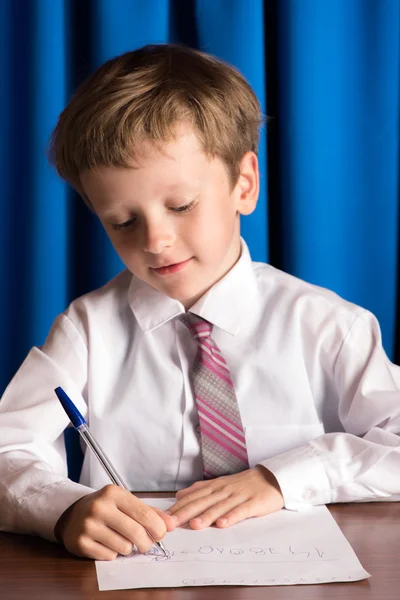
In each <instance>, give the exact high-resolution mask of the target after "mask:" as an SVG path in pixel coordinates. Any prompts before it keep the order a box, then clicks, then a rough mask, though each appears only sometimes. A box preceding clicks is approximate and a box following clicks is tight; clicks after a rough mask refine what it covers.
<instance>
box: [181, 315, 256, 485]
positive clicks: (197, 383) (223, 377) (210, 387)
mask: <svg viewBox="0 0 400 600" xmlns="http://www.w3.org/2000/svg"><path fill="white" fill-rule="evenodd" d="M180 319H181V321H182V323H184V324H185V325H186V327H187V328H188V329H189V331H190V333H191V334H192V335H193V337H194V338H195V339H196V341H197V354H196V357H195V359H194V363H193V366H192V369H191V381H192V386H193V391H194V396H195V399H196V405H197V411H198V415H199V422H200V435H201V453H202V458H203V471H204V472H203V475H204V479H211V478H214V477H220V476H221V475H230V474H232V473H238V472H239V471H243V470H245V469H248V468H249V463H248V457H247V449H246V441H245V437H244V433H243V426H242V420H241V418H240V412H239V407H238V404H237V400H236V394H235V388H234V385H233V381H232V378H231V375H230V372H229V368H228V365H227V364H226V362H225V360H224V358H223V357H222V355H221V352H220V350H219V348H218V346H217V345H216V343H215V342H214V341H213V340H212V338H211V331H212V324H211V323H209V322H208V321H206V320H204V319H202V318H201V317H198V316H197V315H194V314H193V313H185V314H184V315H182V317H180Z"/></svg>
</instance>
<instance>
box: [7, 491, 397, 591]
mask: <svg viewBox="0 0 400 600" xmlns="http://www.w3.org/2000/svg"><path fill="white" fill-rule="evenodd" d="M138 495H139V494H138ZM146 495H147V496H150V494H146ZM152 495H154V494H152ZM0 510H1V507H0ZM330 510H331V512H332V514H333V516H334V517H335V519H336V521H337V523H338V524H339V526H340V528H341V529H342V531H343V533H344V534H345V536H346V537H347V539H348V540H349V542H350V544H351V545H352V547H353V549H354V551H355V553H356V554H357V556H358V558H359V560H360V562H361V564H362V565H363V567H364V568H365V569H366V570H367V571H368V572H369V573H370V574H371V575H372V577H370V578H369V579H366V580H363V581H359V582H352V583H333V584H322V585H299V586H286V587H284V586H282V587H273V586H271V587H234V586H232V587H228V586H221V587H218V588H217V587H212V586H210V587H200V588H189V587H186V588H173V589H142V590H120V591H108V592H99V590H98V587H97V578H96V570H95V565H94V561H92V560H89V559H82V558H77V557H75V556H72V555H71V554H69V552H67V551H66V550H65V549H64V548H63V547H62V546H60V545H57V544H52V543H50V542H46V541H45V540H42V539H39V538H33V537H29V536H21V535H15V534H11V533H2V532H0V600H27V599H29V600H95V599H100V598H101V599H102V600H118V599H119V598H121V600H176V599H177V600H211V599H214V598H217V599H218V600H228V599H229V600H261V599H265V598H267V599H270V600H275V599H276V600H286V599H289V600H317V599H318V600H325V599H333V598H335V599H336V600H337V599H338V598H340V599H341V600H354V599H360V600H399V598H400V503H399V502H394V503H389V502H379V503H368V504H367V503H363V504H341V505H339V504H337V505H332V506H330Z"/></svg>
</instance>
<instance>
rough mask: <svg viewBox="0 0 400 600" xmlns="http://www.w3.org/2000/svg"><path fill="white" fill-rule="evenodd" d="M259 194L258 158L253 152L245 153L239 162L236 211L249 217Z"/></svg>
mask: <svg viewBox="0 0 400 600" xmlns="http://www.w3.org/2000/svg"><path fill="white" fill-rule="evenodd" d="M259 192H260V178H259V172H258V158H257V155H256V154H255V153H254V152H246V154H244V155H243V157H242V160H241V161H240V175H239V179H238V181H237V184H236V190H235V193H236V194H237V210H238V212H239V213H240V214H241V215H250V214H251V213H252V212H253V211H254V210H255V208H256V206H257V200H258V194H259Z"/></svg>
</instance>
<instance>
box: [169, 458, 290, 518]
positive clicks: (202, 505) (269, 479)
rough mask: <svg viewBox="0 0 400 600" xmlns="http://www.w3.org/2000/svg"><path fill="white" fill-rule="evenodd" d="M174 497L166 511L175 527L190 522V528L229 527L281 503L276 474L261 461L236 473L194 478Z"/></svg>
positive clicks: (276, 508) (260, 515) (271, 510)
mask: <svg viewBox="0 0 400 600" xmlns="http://www.w3.org/2000/svg"><path fill="white" fill-rule="evenodd" d="M176 499H177V502H176V503H175V504H174V505H173V506H172V507H171V508H170V509H169V510H168V511H166V512H167V514H170V515H173V516H174V518H175V526H176V527H179V526H181V525H184V524H186V523H189V526H190V527H191V528H192V529H204V528H205V527H209V526H210V525H213V524H214V523H215V524H216V526H217V527H230V526H231V525H234V524H235V523H238V522H239V521H243V520H245V519H248V518H250V517H262V516H264V515H268V514H269V513H272V512H275V511H278V510H280V509H281V508H283V504H284V503H283V496H282V494H281V491H280V487H279V484H278V482H277V480H276V478H275V476H274V475H273V474H272V473H271V472H270V471H268V469H266V468H265V467H262V466H261V465H257V466H256V467H254V468H252V469H248V470H247V471H242V472H241V473H236V474H235V475H227V476H224V477H218V478H216V479H208V480H205V481H197V482H196V483H194V484H193V485H191V486H190V487H188V488H185V489H183V490H179V491H178V492H177V494H176ZM169 530H171V528H170V527H169Z"/></svg>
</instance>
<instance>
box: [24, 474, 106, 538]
mask: <svg viewBox="0 0 400 600" xmlns="http://www.w3.org/2000/svg"><path fill="white" fill-rule="evenodd" d="M95 491H96V490H94V489H92V488H89V487H86V486H85V485H81V484H80V483H75V482H73V481H71V480H69V479H67V480H63V481H60V482H57V483H54V484H52V485H49V486H47V487H45V488H42V489H40V490H38V491H37V492H36V493H34V494H33V495H32V496H29V497H28V498H26V499H24V500H23V502H22V503H21V504H20V506H19V511H18V513H19V514H18V519H17V520H18V521H19V524H20V525H21V529H22V530H23V531H22V532H21V533H30V534H33V535H38V536H40V537H43V538H45V539H46V540H49V541H51V542H57V543H58V540H57V538H56V536H55V535H54V527H55V526H56V523H57V521H58V519H59V518H60V517H61V515H62V514H63V512H64V511H65V510H67V508H68V507H69V506H71V504H73V503H74V502H76V501H77V500H80V499H81V498H83V496H87V495H88V494H91V493H92V492H95Z"/></svg>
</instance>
